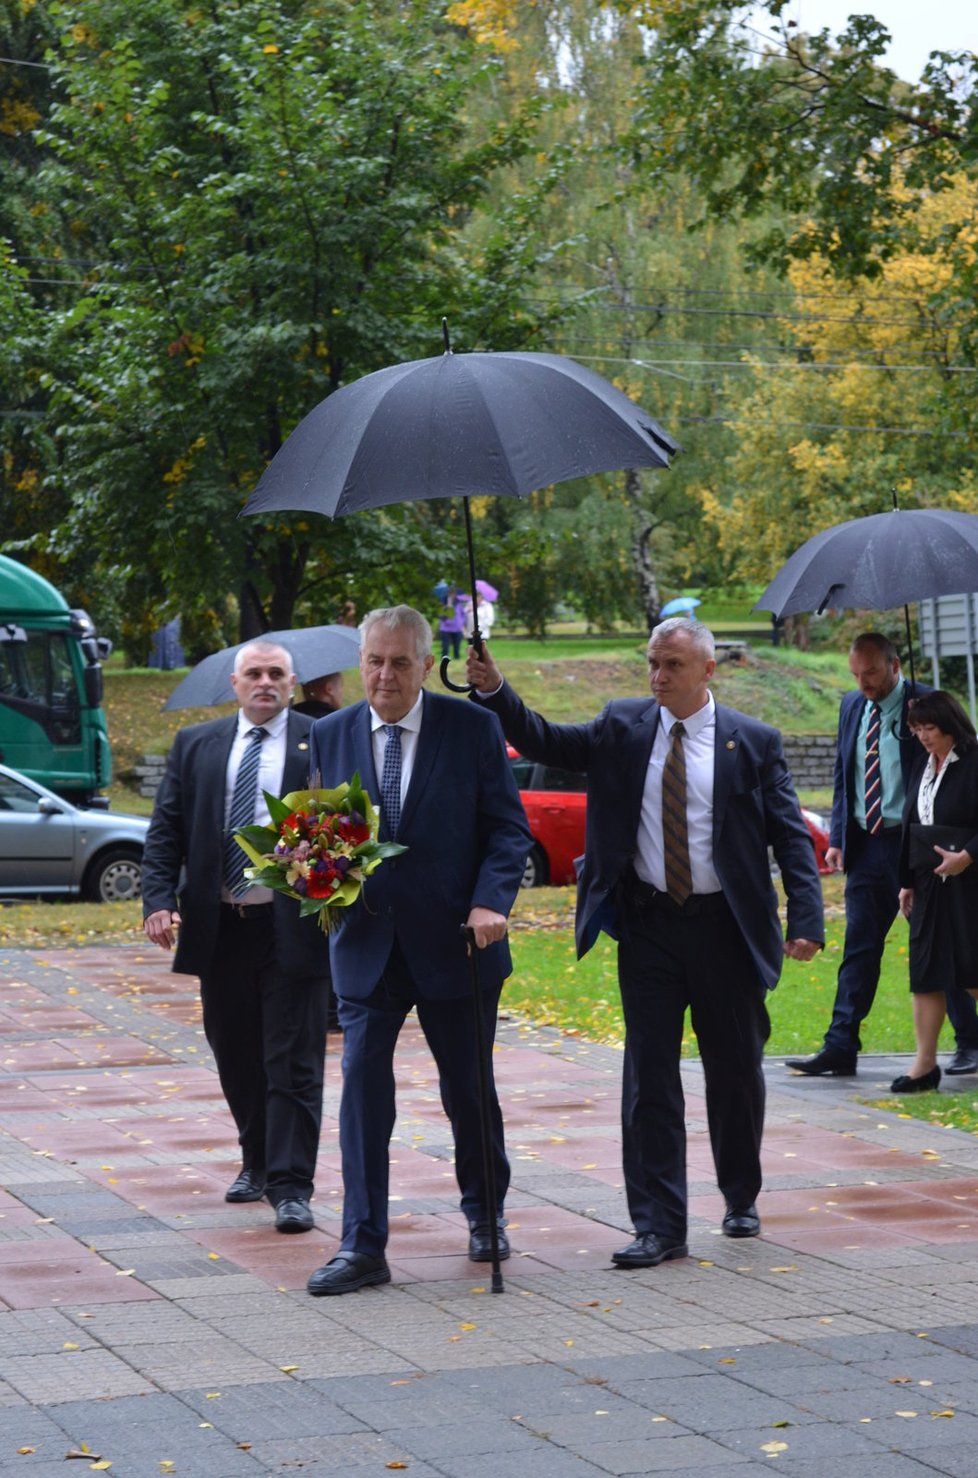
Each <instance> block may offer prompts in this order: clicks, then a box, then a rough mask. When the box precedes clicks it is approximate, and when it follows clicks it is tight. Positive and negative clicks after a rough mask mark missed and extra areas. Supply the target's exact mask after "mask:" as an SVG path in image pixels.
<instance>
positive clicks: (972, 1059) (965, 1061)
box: [944, 1047, 978, 1078]
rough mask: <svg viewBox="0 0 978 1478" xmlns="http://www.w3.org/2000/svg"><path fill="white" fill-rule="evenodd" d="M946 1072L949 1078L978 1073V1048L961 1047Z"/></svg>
mask: <svg viewBox="0 0 978 1478" xmlns="http://www.w3.org/2000/svg"><path fill="white" fill-rule="evenodd" d="M944 1071H945V1072H946V1073H947V1074H948V1076H949V1077H951V1078H953V1077H957V1076H958V1075H960V1074H964V1073H978V1047H959V1048H958V1050H957V1052H955V1054H954V1056H953V1057H952V1058H951V1061H950V1062H949V1063H948V1065H947V1067H946V1068H945V1069H944Z"/></svg>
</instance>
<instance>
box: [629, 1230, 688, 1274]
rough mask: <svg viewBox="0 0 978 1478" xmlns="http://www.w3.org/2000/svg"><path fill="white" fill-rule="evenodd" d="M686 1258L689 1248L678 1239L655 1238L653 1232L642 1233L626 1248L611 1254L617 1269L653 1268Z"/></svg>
mask: <svg viewBox="0 0 978 1478" xmlns="http://www.w3.org/2000/svg"><path fill="white" fill-rule="evenodd" d="M688 1256H689V1248H688V1247H687V1246H686V1243H685V1242H681V1241H680V1240H679V1238H678V1237H657V1236H656V1234H655V1232H644V1233H643V1234H642V1235H641V1236H640V1237H636V1238H635V1241H634V1242H629V1244H628V1246H627V1247H619V1249H618V1251H617V1252H613V1253H612V1254H611V1261H612V1262H613V1263H614V1264H615V1265H616V1267H619V1268H654V1267H656V1266H658V1264H659V1263H660V1262H671V1261H672V1260H673V1258H676V1257H688Z"/></svg>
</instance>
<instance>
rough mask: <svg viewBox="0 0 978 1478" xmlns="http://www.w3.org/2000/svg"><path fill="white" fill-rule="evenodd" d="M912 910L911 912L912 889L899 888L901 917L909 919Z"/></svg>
mask: <svg viewBox="0 0 978 1478" xmlns="http://www.w3.org/2000/svg"><path fill="white" fill-rule="evenodd" d="M912 910H913V889H912V888H901V889H900V912H901V913H902V914H903V917H904V918H905V919H909V917H910V914H911V912H912Z"/></svg>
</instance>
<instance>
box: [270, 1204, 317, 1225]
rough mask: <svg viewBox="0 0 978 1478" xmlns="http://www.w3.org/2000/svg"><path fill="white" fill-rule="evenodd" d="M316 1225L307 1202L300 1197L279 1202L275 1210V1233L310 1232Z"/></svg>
mask: <svg viewBox="0 0 978 1478" xmlns="http://www.w3.org/2000/svg"><path fill="white" fill-rule="evenodd" d="M315 1225H316V1223H315V1220H314V1218H313V1214H312V1209H311V1207H310V1205H309V1202H308V1201H306V1200H304V1199H303V1198H302V1197H301V1196H296V1197H294V1198H293V1199H292V1200H291V1201H279V1203H278V1205H277V1206H276V1208H275V1230H276V1231H277V1232H311V1231H312V1229H313V1227H314V1226H315Z"/></svg>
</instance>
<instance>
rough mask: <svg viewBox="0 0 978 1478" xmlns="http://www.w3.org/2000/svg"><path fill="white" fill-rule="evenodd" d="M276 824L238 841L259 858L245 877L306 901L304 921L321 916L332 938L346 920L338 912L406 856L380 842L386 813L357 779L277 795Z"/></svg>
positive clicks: (272, 804)
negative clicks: (389, 863)
mask: <svg viewBox="0 0 978 1478" xmlns="http://www.w3.org/2000/svg"><path fill="white" fill-rule="evenodd" d="M265 801H266V804H267V806H268V814H269V816H270V817H271V822H270V824H269V825H268V826H246V827H244V828H243V829H242V830H241V831H239V832H235V841H236V842H237V843H238V846H239V847H241V848H242V849H243V850H244V851H245V852H246V853H247V855H248V857H250V858H251V861H252V863H253V866H252V867H248V868H246V869H245V877H246V878H247V879H248V880H249V882H251V883H255V884H258V885H260V886H261V887H263V888H272V889H274V891H275V892H276V893H287V894H288V896H289V897H290V898H297V899H298V900H299V916H300V918H306V917H307V916H308V915H310V914H316V915H317V917H318V919H319V924H320V928H322V929H325V930H326V932H327V933H328V932H329V931H330V930H332V929H336V928H338V927H339V925H340V924H341V923H342V922H343V920H342V915H340V914H339V913H338V910H339V909H341V908H348V907H349V905H350V904H351V903H355V902H356V900H357V898H358V897H359V896H360V889H361V888H362V887H363V883H364V879H365V878H367V877H369V876H370V874H371V873H372V872H374V871H375V870H376V869H377V868H378V867H379V866H380V864H381V863H382V862H383V861H384V859H385V858H386V857H397V856H399V854H400V853H401V852H404V851H406V850H407V849H406V848H405V847H402V846H401V845H400V843H398V842H379V841H378V840H377V832H378V829H379V825H380V815H379V812H378V811H377V810H376V808H375V807H374V806H373V805H372V804H371V801H370V797H369V796H368V795H367V792H366V791H365V790H364V789H363V788H362V786H361V785H360V776H359V775H354V777H353V779H352V780H351V781H350V782H349V783H348V784H346V785H338V786H337V787H336V789H335V790H293V791H292V792H291V793H290V794H289V795H285V796H282V797H281V799H280V798H279V797H278V796H274V795H269V793H268V792H267V791H266V792H265Z"/></svg>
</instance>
